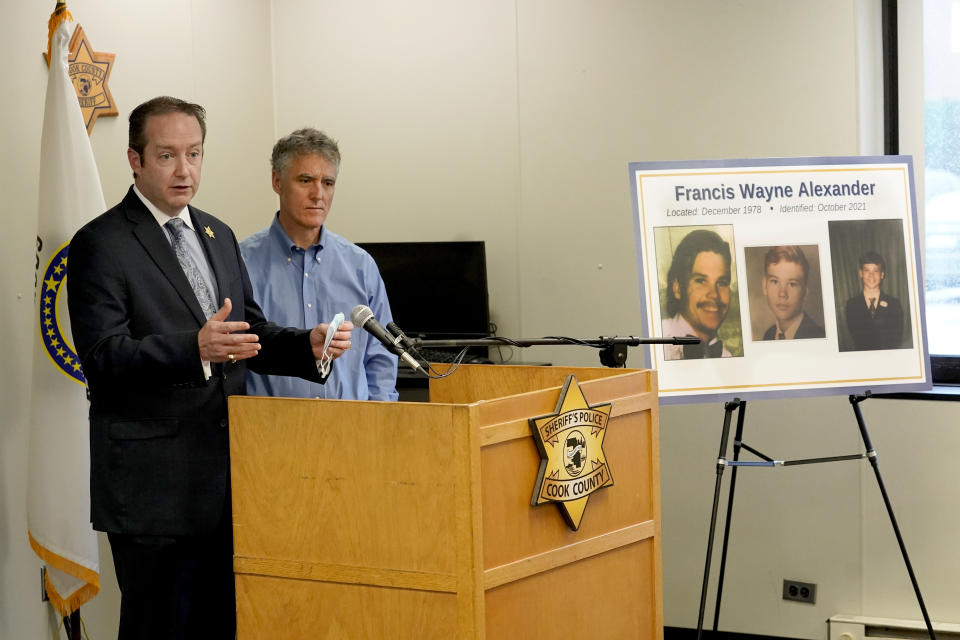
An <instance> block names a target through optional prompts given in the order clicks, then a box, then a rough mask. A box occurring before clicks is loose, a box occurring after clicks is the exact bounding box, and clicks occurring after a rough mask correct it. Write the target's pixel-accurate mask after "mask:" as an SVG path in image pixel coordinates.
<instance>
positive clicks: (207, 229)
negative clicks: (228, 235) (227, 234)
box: [203, 225, 217, 238]
mask: <svg viewBox="0 0 960 640" xmlns="http://www.w3.org/2000/svg"><path fill="white" fill-rule="evenodd" d="M203 230H204V232H205V233H206V234H207V235H208V236H210V237H211V238H216V237H217V236H215V235H213V229H211V228H210V225H207V226H206V227H204V228H203Z"/></svg>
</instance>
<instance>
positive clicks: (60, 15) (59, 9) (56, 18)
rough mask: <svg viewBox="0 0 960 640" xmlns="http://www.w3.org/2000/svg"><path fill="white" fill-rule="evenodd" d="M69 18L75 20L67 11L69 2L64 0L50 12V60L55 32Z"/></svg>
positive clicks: (48, 54)
mask: <svg viewBox="0 0 960 640" xmlns="http://www.w3.org/2000/svg"><path fill="white" fill-rule="evenodd" d="M67 20H69V21H71V22H73V16H72V15H70V12H69V11H67V3H66V2H64V1H63V0H58V1H57V6H56V7H55V8H54V10H53V13H51V14H50V20H49V21H48V22H47V60H48V61H49V60H50V49H51V47H52V46H53V32H54V31H56V30H57V27H59V26H60V25H61V24H63V23H64V22H66V21H67Z"/></svg>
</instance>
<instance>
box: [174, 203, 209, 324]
mask: <svg viewBox="0 0 960 640" xmlns="http://www.w3.org/2000/svg"><path fill="white" fill-rule="evenodd" d="M166 227H167V228H168V229H170V232H171V235H172V236H173V250H174V252H175V253H176V254H177V261H178V262H179V263H180V267H181V268H182V269H183V273H184V274H185V275H186V276H187V280H188V281H189V282H190V288H191V289H193V293H194V294H196V296H197V300H198V301H199V302H200V308H201V309H203V313H204V314H205V315H206V317H207V318H209V317H210V316H212V315H213V314H215V313H216V312H217V305H216V303H215V302H214V301H213V295H212V294H211V293H210V289H209V287H207V283H206V282H204V280H203V275H202V274H201V273H200V268H199V267H198V266H197V265H196V264H195V263H194V261H193V259H192V258H191V257H190V254H189V253H188V252H187V239H186V238H185V237H184V236H183V234H184V233H185V231H184V229H185V227H186V225H185V224H184V222H183V220H181V219H180V218H171V219H170V220H168V221H167V223H166Z"/></svg>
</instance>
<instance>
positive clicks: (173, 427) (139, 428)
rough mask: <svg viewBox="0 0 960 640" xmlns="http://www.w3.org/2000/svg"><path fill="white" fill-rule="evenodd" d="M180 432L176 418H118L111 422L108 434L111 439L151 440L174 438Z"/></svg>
mask: <svg viewBox="0 0 960 640" xmlns="http://www.w3.org/2000/svg"><path fill="white" fill-rule="evenodd" d="M179 432H180V421H179V420H177V419H176V418H151V419H149V420H117V421H115V422H111V423H110V426H109V428H108V430H107V434H108V435H109V436H110V439H111V440H151V439H154V438H172V437H174V436H176V435H177V434H178V433H179Z"/></svg>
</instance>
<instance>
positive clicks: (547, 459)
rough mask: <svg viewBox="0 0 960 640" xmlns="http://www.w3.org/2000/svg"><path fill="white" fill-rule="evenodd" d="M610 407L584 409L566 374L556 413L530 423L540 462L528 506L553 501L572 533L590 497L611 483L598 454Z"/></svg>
mask: <svg viewBox="0 0 960 640" xmlns="http://www.w3.org/2000/svg"><path fill="white" fill-rule="evenodd" d="M611 406H612V405H610V404H609V403H608V404H602V405H597V406H595V407H591V406H589V405H588V404H587V400H586V398H584V397H583V392H582V391H581V390H580V385H579V384H577V379H576V378H575V377H573V376H568V377H567V380H566V381H565V382H564V383H563V389H561V391H560V398H559V399H558V400H557V409H556V413H553V414H551V415H547V416H542V417H540V418H531V419H530V428H531V430H532V431H533V439H534V441H536V443H537V449H538V450H539V451H540V458H541V460H540V472H539V473H538V474H537V483H536V485H535V486H534V488H533V497H532V498H531V500H530V504H531V505H532V506H537V505H540V504H544V503H546V502H555V503H557V506H559V507H560V512H561V513H562V514H563V516H564V518H565V519H566V521H567V524H568V525H570V528H571V529H573V530H574V531H576V530H577V529H579V528H580V521H581V520H582V519H583V511H584V509H586V507H587V500H589V499H590V494H592V493H593V492H594V491H596V490H597V489H601V488H603V487H608V486H611V485H613V476H612V475H611V474H610V467H609V466H608V465H607V458H606V456H605V455H604V453H603V437H604V436H605V435H606V432H607V421H608V420H609V419H610V409H611Z"/></svg>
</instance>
